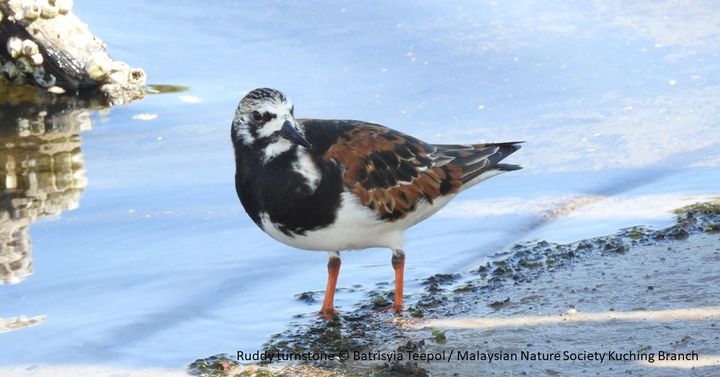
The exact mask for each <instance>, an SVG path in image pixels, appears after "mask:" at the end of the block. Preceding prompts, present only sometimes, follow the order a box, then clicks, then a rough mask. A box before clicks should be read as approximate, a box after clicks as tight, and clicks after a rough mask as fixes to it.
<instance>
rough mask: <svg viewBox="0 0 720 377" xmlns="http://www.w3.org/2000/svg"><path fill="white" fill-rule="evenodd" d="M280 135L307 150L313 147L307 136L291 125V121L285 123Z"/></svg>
mask: <svg viewBox="0 0 720 377" xmlns="http://www.w3.org/2000/svg"><path fill="white" fill-rule="evenodd" d="M280 135H282V137H284V138H286V139H288V140H290V141H292V142H293V143H296V144H300V145H302V146H303V147H305V148H307V149H310V148H311V147H312V145H311V144H310V142H309V141H307V139H306V138H305V136H303V135H302V134H301V133H300V131H298V129H297V127H295V126H294V125H293V124H292V123H290V121H289V120H286V121H285V123H283V126H282V128H281V129H280Z"/></svg>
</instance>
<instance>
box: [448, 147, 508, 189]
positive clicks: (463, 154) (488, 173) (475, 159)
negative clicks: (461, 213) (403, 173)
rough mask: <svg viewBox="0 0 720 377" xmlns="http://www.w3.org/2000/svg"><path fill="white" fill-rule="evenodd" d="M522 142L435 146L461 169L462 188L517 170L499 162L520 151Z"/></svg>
mask: <svg viewBox="0 0 720 377" xmlns="http://www.w3.org/2000/svg"><path fill="white" fill-rule="evenodd" d="M521 143H522V141H512V142H506V143H488V144H465V145H447V144H440V145H435V147H437V153H441V154H443V155H445V156H448V157H452V164H456V165H458V166H460V167H461V168H462V171H463V173H462V176H461V177H462V182H463V187H465V188H466V187H470V186H472V185H474V184H476V183H478V182H480V181H483V180H485V179H487V178H490V177H492V176H495V175H497V174H500V173H504V172H507V171H513V170H519V169H521V167H520V166H519V165H513V164H501V163H500V161H502V160H503V159H505V158H506V157H507V156H509V155H511V154H513V153H514V152H515V151H517V150H518V149H520V144H521Z"/></svg>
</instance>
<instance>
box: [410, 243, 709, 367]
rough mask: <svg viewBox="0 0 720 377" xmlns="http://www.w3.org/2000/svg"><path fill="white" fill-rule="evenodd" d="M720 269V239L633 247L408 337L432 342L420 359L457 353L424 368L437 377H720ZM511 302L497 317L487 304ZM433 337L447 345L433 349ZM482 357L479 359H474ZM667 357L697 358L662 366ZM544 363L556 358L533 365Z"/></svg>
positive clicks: (498, 296) (496, 296)
mask: <svg viewBox="0 0 720 377" xmlns="http://www.w3.org/2000/svg"><path fill="white" fill-rule="evenodd" d="M719 262H720V237H719V236H718V235H717V234H697V235H693V236H691V237H690V238H688V239H687V240H685V241H674V242H667V243H660V244H656V245H648V246H638V247H633V248H630V249H629V250H628V251H627V252H625V253H622V254H615V255H608V256H607V257H605V258H601V259H597V260H587V261H583V262H582V263H579V264H577V265H574V266H572V267H570V268H567V269H564V270H560V271H557V272H555V273H553V274H547V275H544V276H542V277H540V278H538V279H536V280H534V281H531V282H525V283H521V284H517V285H513V286H509V287H507V288H506V289H502V290H499V291H497V292H493V293H491V294H488V295H485V296H484V297H479V299H480V300H479V305H477V307H476V308H474V309H473V310H470V311H469V312H466V313H463V315H462V316H461V317H460V318H452V317H450V318H446V319H434V320H427V321H422V322H420V323H418V324H416V325H414V326H416V327H417V328H419V329H418V330H412V331H409V332H407V333H406V335H407V336H408V337H409V338H410V339H411V340H413V341H420V340H423V339H425V344H426V345H427V346H426V347H425V349H424V350H423V351H422V352H423V353H427V354H433V353H442V352H445V355H446V359H447V358H448V357H449V355H450V353H451V352H454V355H456V356H454V360H453V361H451V362H450V363H447V362H432V363H426V364H425V365H422V364H421V365H420V366H422V367H425V368H426V369H427V370H428V371H429V372H430V373H431V374H432V375H453V373H457V374H455V375H459V376H472V375H477V373H482V374H483V375H508V374H514V375H525V374H527V375H537V373H538V371H543V372H544V374H547V375H558V376H559V375H568V376H579V375H595V374H599V375H615V374H631V375H634V376H658V375H663V376H671V375H678V376H681V375H682V376H685V375H698V376H700V375H707V376H710V375H717V373H719V372H720V274H719V273H718V263H719ZM508 298H509V301H508V303H507V304H504V305H503V306H502V307H501V308H499V309H494V308H493V307H491V306H489V305H484V304H483V301H484V302H497V301H500V302H503V301H505V300H507V299H508ZM433 329H435V330H436V334H437V331H438V330H439V331H444V334H445V337H446V339H447V340H446V342H445V343H444V344H437V343H435V342H433V341H430V339H432V338H433V336H432V330H433ZM468 351H469V352H468ZM464 352H468V353H469V355H467V357H464V358H465V359H466V361H458V358H463V356H465V354H463V353H464ZM478 352H479V353H480V355H482V354H483V353H485V354H484V355H482V356H480V357H478V358H480V359H482V360H477V361H468V360H467V359H469V358H472V357H473V356H474V355H478ZM523 352H525V353H523ZM661 352H665V353H666V354H667V355H677V356H678V357H677V358H678V359H679V358H681V356H685V355H689V356H690V358H692V359H695V356H694V355H697V359H695V360H689V361H679V360H665V361H663V360H660V359H659V357H660V353H661ZM556 353H557V354H558V355H559V358H560V360H555V357H556V356H555V354H556ZM693 353H694V354H693ZM473 354H474V355H473ZM458 355H462V356H459V357H458ZM538 355H542V356H541V357H547V356H548V355H549V356H550V358H551V360H549V361H540V360H527V358H538ZM489 356H494V360H490V359H489ZM523 356H525V358H526V359H525V360H523ZM611 357H612V359H610V358H611ZM498 358H500V359H501V360H498ZM502 358H506V359H508V358H509V359H511V360H502ZM571 358H582V359H589V358H595V360H571ZM670 358H671V359H675V357H674V356H671V357H670ZM598 359H600V360H598ZM618 359H619V360H618ZM651 360H652V362H650V361H651Z"/></svg>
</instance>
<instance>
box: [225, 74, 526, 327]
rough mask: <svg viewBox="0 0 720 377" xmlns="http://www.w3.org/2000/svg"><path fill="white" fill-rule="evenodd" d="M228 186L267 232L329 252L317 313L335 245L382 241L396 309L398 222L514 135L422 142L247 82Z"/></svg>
mask: <svg viewBox="0 0 720 377" xmlns="http://www.w3.org/2000/svg"><path fill="white" fill-rule="evenodd" d="M231 136H232V142H233V146H234V148H235V162H236V171H235V188H236V190H237V194H238V197H239V198H240V201H241V202H242V205H243V207H244V208H245V211H246V212H247V213H248V215H250V218H251V219H252V220H253V221H254V222H255V224H257V225H258V226H259V227H260V228H261V229H262V230H263V231H264V232H265V233H267V234H268V235H270V236H271V237H272V238H274V239H276V240H278V241H280V242H282V243H284V244H286V245H290V246H292V247H296V248H299V249H306V250H320V251H327V252H328V253H329V261H328V281H327V289H326V291H325V299H324V301H323V304H322V309H321V313H322V314H323V315H325V316H326V317H328V316H330V315H334V314H335V308H334V304H333V301H334V296H335V287H336V284H337V278H338V274H339V273H340V251H343V250H352V249H365V248H370V247H387V248H390V249H392V251H393V254H392V260H391V261H392V266H393V269H394V270H395V296H394V305H393V309H394V310H395V311H396V312H401V311H402V306H403V271H404V266H405V253H404V252H403V250H402V245H403V231H405V229H407V228H409V227H411V226H413V225H415V224H417V223H419V222H420V221H423V220H425V219H426V218H428V217H429V216H431V215H432V214H434V213H435V212H437V211H438V210H439V209H440V208H442V207H443V206H444V205H446V204H447V203H448V202H449V201H450V199H452V198H453V197H455V195H457V194H458V193H459V192H461V191H463V190H465V189H467V188H468V187H471V186H473V185H475V184H477V183H478V182H480V181H483V180H485V179H487V178H490V177H492V176H494V175H497V174H499V173H502V172H506V171H512V170H517V169H520V167H519V166H517V165H509V164H501V163H500V161H501V160H502V159H504V158H505V157H507V156H509V155H510V154H512V153H513V152H515V151H516V150H518V149H519V148H520V146H519V145H518V144H519V143H518V142H510V143H492V144H459V145H446V144H428V143H425V142H423V141H421V140H418V139H416V138H414V137H412V136H409V135H406V134H403V133H401V132H398V131H395V130H392V129H390V128H387V127H384V126H381V125H378V124H372V123H367V122H361V121H355V120H324V119H295V117H294V112H293V104H292V102H290V100H288V99H287V97H285V95H283V94H282V93H281V92H279V91H277V90H274V89H267V88H261V89H255V90H253V91H251V92H250V93H248V94H247V95H246V96H245V97H244V98H243V99H242V100H241V101H240V104H239V105H238V108H237V110H236V111H235V118H234V119H233V122H232V132H231Z"/></svg>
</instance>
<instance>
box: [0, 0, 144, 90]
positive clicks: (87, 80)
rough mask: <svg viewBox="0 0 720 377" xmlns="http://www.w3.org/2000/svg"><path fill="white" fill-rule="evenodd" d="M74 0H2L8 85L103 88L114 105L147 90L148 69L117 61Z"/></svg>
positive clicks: (2, 68)
mask: <svg viewBox="0 0 720 377" xmlns="http://www.w3.org/2000/svg"><path fill="white" fill-rule="evenodd" d="M72 6H73V1H72V0H0V46H5V47H6V48H5V49H2V48H0V74H3V75H4V76H5V78H6V79H8V81H7V82H6V83H5V84H16V85H18V84H26V83H29V84H34V85H37V86H41V87H44V88H51V87H55V86H56V87H59V88H62V89H63V90H64V91H66V92H69V93H78V92H88V91H98V90H99V91H100V92H103V93H104V94H105V95H106V96H107V97H108V99H109V100H110V102H111V103H112V104H118V103H126V102H129V101H132V100H135V99H139V98H142V97H143V96H144V94H145V92H144V86H145V82H146V80H145V72H144V71H143V70H142V69H140V68H131V67H130V66H129V65H128V64H126V63H123V62H118V61H113V60H112V58H111V57H110V56H109V55H108V54H107V51H106V45H105V44H104V43H103V42H102V40H100V39H99V38H97V37H96V36H94V35H93V34H92V33H91V32H90V31H89V29H88V27H87V25H86V24H84V23H83V22H81V21H80V19H78V18H77V16H75V15H74V14H73V13H72Z"/></svg>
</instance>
